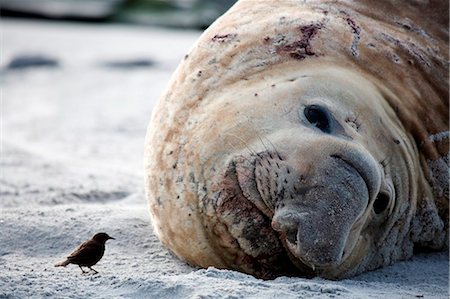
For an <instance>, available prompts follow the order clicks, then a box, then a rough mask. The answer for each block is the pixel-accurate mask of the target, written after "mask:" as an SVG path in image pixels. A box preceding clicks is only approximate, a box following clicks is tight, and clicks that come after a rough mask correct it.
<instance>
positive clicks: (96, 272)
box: [88, 267, 98, 274]
mask: <svg viewBox="0 0 450 299" xmlns="http://www.w3.org/2000/svg"><path fill="white" fill-rule="evenodd" d="M88 268H89V269H91V270H92V271H94V272H95V273H94V274H98V271H97V270H95V269H92V268H91V267H88Z"/></svg>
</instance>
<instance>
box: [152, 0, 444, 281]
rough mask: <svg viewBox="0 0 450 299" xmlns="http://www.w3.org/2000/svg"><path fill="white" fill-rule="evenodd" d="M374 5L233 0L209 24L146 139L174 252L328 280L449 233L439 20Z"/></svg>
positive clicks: (165, 235) (162, 222)
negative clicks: (232, 5) (220, 14)
mask: <svg viewBox="0 0 450 299" xmlns="http://www.w3.org/2000/svg"><path fill="white" fill-rule="evenodd" d="M381 2H382V3H383V5H380V6H376V7H375V6H373V4H372V3H374V2H373V1H360V2H358V3H354V4H348V3H347V2H345V1H332V2H330V3H327V2H326V1H317V2H315V1H311V2H309V1H308V2H305V3H303V2H301V1H281V0H280V1H251V0H242V1H239V2H238V3H237V4H236V5H235V6H234V7H233V8H232V9H231V10H230V11H229V12H228V13H227V14H226V15H224V16H223V17H222V18H220V19H219V20H218V21H217V22H216V23H215V24H214V25H213V26H212V27H210V28H209V29H208V30H207V31H205V33H204V34H203V35H202V37H201V38H200V39H199V41H198V42H197V44H196V45H195V46H194V47H193V49H192V50H191V52H190V53H189V54H188V55H186V57H185V59H184V61H183V63H182V64H181V65H180V67H179V68H178V70H177V72H176V74H175V76H174V77H173V79H172V81H171V83H170V85H169V87H168V89H167V92H166V93H165V94H164V96H163V98H162V99H161V101H160V102H159V103H158V106H157V107H156V108H155V110H154V111H153V115H152V121H151V123H150V126H149V130H148V134H147V141H146V144H147V148H146V159H147V160H146V172H147V186H146V187H147V194H148V198H149V202H150V210H151V213H152V217H153V226H154V228H155V231H156V233H157V234H158V236H159V238H160V239H161V240H162V241H163V243H164V244H165V245H166V246H167V247H168V248H170V249H171V250H172V251H174V253H175V254H176V255H178V256H180V257H181V258H183V259H184V260H186V261H188V262H189V263H191V264H194V265H198V266H202V267H207V266H215V267H219V268H231V269H237V270H240V271H244V272H247V273H251V274H254V275H256V276H259V277H265V278H268V277H273V276H274V275H281V274H289V275H306V276H308V275H320V276H323V277H327V278H332V279H336V278H343V277H348V276H351V275H355V274H357V273H361V272H363V271H367V270H371V269H374V268H377V267H381V266H384V265H388V264H391V263H392V262H394V261H396V260H399V259H406V258H409V257H411V255H412V252H413V247H414V245H415V244H418V245H420V246H426V247H430V248H434V249H439V248H443V247H444V246H445V244H447V242H448V236H447V235H448V234H447V233H446V232H448V224H445V223H446V222H444V221H443V220H442V219H448V185H446V184H447V181H448V179H447V180H446V179H445V174H446V173H447V178H448V172H445V171H444V170H443V169H445V166H446V165H445V157H444V156H443V155H444V154H447V153H448V144H447V147H446V146H445V141H444V142H442V141H443V140H444V139H445V138H442V136H447V138H448V134H447V135H445V134H442V133H441V131H443V130H447V128H448V102H447V101H446V100H445V97H446V96H447V94H448V85H447V82H448V77H447V79H446V76H447V75H448V68H447V62H446V59H445V57H444V56H445V55H443V54H442V53H444V52H445V53H447V52H446V51H444V50H445V46H442V45H443V44H444V45H445V42H444V43H442V40H444V39H442V37H443V36H444V35H445V34H443V32H442V31H441V29H440V28H441V27H440V25H439V24H441V23H442V24H443V23H444V22H443V19H440V18H437V16H438V15H439V13H438V12H437V11H436V10H433V11H431V10H430V11H426V10H425V9H420V7H419V6H420V5H419V4H417V5H419V6H417V5H409V4H407V3H405V5H401V6H399V5H397V4H395V3H391V2H390V1H389V0H385V1H381ZM377 3H378V2H377ZM353 6H354V7H353ZM399 7H401V10H399ZM275 8H276V9H275ZM422 11H425V12H426V15H428V16H430V18H424V17H422V16H421V15H420V14H418V13H419V12H422ZM442 11H447V10H445V9H443V10H442ZM387 12H389V13H387ZM418 16H420V17H418ZM431 16H434V17H433V18H434V19H435V20H439V22H440V23H439V22H436V23H433V22H429V21H428V20H430V19H433V18H431ZM411 19H413V20H414V21H417V22H418V23H417V24H421V26H423V28H425V29H426V30H425V29H424V30H422V31H421V30H419V29H417V28H416V27H414V26H412V25H411V24H410V22H409V21H410V20H411ZM408 20H409V21H408ZM408 24H409V25H408ZM414 28H415V29H414ZM413 29H414V30H413ZM447 49H448V46H447ZM446 70H447V71H446ZM424 99H426V100H424ZM429 135H431V136H436V137H433V138H431V137H429ZM447 140H448V139H447ZM443 153H444V154H443ZM447 161H448V160H447ZM429 165H432V167H429ZM442 182H445V183H442ZM446 186H447V188H445V187H446ZM447 223H448V221H447Z"/></svg>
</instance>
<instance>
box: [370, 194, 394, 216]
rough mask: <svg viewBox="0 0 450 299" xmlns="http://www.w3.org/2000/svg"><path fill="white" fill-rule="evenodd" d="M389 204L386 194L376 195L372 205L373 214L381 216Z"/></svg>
mask: <svg viewBox="0 0 450 299" xmlns="http://www.w3.org/2000/svg"><path fill="white" fill-rule="evenodd" d="M389 202H390V199H389V195H388V194H384V193H380V194H378V196H377V198H376V199H375V202H374V203H373V211H374V212H375V214H381V213H382V212H384V211H385V210H386V209H387V207H388V206H389Z"/></svg>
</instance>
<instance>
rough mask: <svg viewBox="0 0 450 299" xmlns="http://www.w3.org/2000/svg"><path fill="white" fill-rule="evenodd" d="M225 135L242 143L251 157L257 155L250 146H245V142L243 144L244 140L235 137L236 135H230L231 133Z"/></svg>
mask: <svg viewBox="0 0 450 299" xmlns="http://www.w3.org/2000/svg"><path fill="white" fill-rule="evenodd" d="M227 135H228V136H230V137H234V138H236V139H237V140H239V141H240V142H242V144H243V145H244V146H245V147H246V148H247V149H248V151H249V152H250V154H251V155H258V154H257V153H256V151H255V150H254V149H253V148H252V147H250V146H249V145H248V144H247V142H245V140H244V139H242V138H241V137H239V136H237V135H234V134H231V133H227Z"/></svg>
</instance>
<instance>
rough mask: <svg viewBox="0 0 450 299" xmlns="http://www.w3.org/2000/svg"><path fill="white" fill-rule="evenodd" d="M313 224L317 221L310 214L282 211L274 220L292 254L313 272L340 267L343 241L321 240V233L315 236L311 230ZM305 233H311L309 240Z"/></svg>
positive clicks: (276, 214) (274, 224)
mask: <svg viewBox="0 0 450 299" xmlns="http://www.w3.org/2000/svg"><path fill="white" fill-rule="evenodd" d="M288 210H291V208H289V209H288ZM311 222H316V220H314V215H310V213H307V212H297V213H292V212H289V211H286V209H282V210H281V211H278V212H277V213H275V215H274V217H273V219H272V228H273V229H274V230H276V231H277V232H279V233H280V235H281V236H282V238H283V239H284V240H285V242H284V243H285V246H286V247H287V249H288V250H289V251H290V252H291V254H292V255H293V256H295V257H296V258H297V259H299V260H300V261H301V262H302V263H304V264H305V265H307V266H308V267H310V268H312V269H313V270H314V269H316V268H318V269H321V268H322V269H324V268H332V267H336V266H338V265H339V264H340V263H341V261H342V257H343V246H342V245H343V244H341V243H342V241H341V242H339V240H334V241H337V242H334V241H332V240H326V241H325V240H324V239H322V238H321V236H320V235H321V234H320V233H316V234H315V233H314V232H313V231H312V230H311V229H310V228H311V225H310V224H311ZM304 231H308V232H309V238H306V239H305V236H304ZM310 241H312V242H310Z"/></svg>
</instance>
